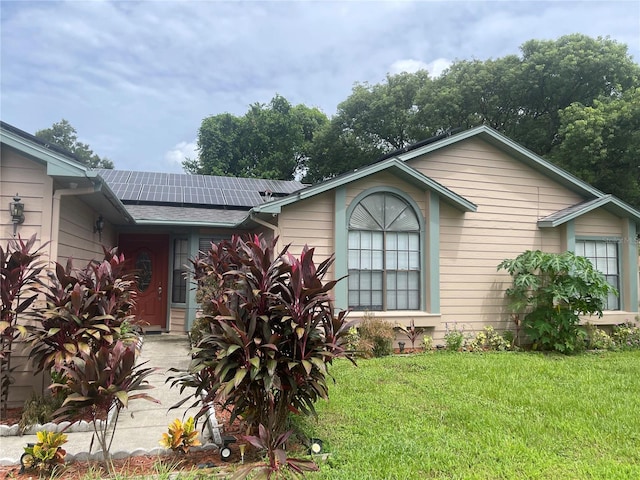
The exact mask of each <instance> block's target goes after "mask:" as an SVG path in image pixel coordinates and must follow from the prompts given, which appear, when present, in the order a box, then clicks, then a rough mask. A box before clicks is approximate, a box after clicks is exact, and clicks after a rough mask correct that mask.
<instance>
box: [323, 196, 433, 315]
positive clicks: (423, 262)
mask: <svg viewBox="0 0 640 480" xmlns="http://www.w3.org/2000/svg"><path fill="white" fill-rule="evenodd" d="M343 188H344V187H343ZM345 193H346V192H345ZM374 193H393V194H395V195H397V196H398V197H400V198H402V199H403V200H404V201H405V202H407V203H408V204H409V205H411V208H413V210H414V212H415V214H416V216H417V217H418V223H419V224H420V229H419V230H420V245H422V247H421V248H420V268H421V269H422V271H423V272H427V279H426V280H425V279H424V276H423V277H422V278H421V282H422V284H421V285H420V293H421V295H420V308H421V309H422V311H425V309H426V308H427V305H428V302H427V300H426V299H425V296H427V295H430V293H427V289H426V288H425V285H424V282H425V281H426V282H427V285H431V279H430V278H429V277H430V276H431V271H430V269H427V261H426V260H425V248H424V244H425V228H426V227H425V223H426V221H425V218H424V214H423V213H422V210H421V209H420V207H419V206H418V204H417V203H416V202H415V200H414V199H413V198H411V197H410V196H409V195H407V194H406V193H405V192H403V191H402V190H400V189H398V188H395V187H382V186H381V187H372V188H369V189H367V190H364V191H363V192H360V194H358V195H357V196H356V198H354V199H353V200H352V201H351V203H350V204H349V207H348V208H347V211H346V215H345V219H344V223H343V225H344V235H345V238H344V241H343V243H344V256H345V261H344V268H345V269H347V272H348V268H349V266H348V265H347V263H348V258H347V257H348V248H347V244H348V239H347V236H348V232H349V219H350V218H351V214H352V213H353V210H354V209H355V208H356V206H357V205H358V204H359V203H360V202H361V201H362V199H364V198H365V197H367V196H369V195H372V194H374ZM428 193H429V194H430V195H432V196H434V197H435V198H436V199H438V205H439V201H440V200H439V196H438V194H437V193H436V192H428ZM336 195H337V192H336ZM429 203H431V202H429ZM336 225H337V224H336ZM336 228H337V226H336ZM438 235H439V234H438ZM430 243H431V242H430ZM336 250H337V249H336ZM336 255H337V253H336ZM438 268H439V267H438ZM439 277H440V275H439V273H438V278H439ZM438 289H439V285H438ZM345 290H346V293H347V295H348V288H346V289H345ZM346 302H347V303H346V304H347V305H349V302H348V298H346ZM437 305H438V311H439V310H440V306H439V299H438V302H437ZM430 313H433V312H430Z"/></svg>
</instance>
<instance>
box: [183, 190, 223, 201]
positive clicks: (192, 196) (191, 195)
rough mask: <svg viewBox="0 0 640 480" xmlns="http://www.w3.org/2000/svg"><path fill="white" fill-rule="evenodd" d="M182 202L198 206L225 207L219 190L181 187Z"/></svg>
mask: <svg viewBox="0 0 640 480" xmlns="http://www.w3.org/2000/svg"><path fill="white" fill-rule="evenodd" d="M183 190H184V202H185V203H195V204H199V205H226V202H225V197H224V195H223V194H222V190H221V189H219V188H202V187H183Z"/></svg>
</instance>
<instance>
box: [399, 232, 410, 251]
mask: <svg viewBox="0 0 640 480" xmlns="http://www.w3.org/2000/svg"><path fill="white" fill-rule="evenodd" d="M398 250H409V234H408V233H398Z"/></svg>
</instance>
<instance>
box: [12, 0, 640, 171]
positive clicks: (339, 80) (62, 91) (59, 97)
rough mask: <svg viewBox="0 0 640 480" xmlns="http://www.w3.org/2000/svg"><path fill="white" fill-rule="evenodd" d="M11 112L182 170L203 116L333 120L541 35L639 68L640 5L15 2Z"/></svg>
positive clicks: (126, 163)
mask: <svg viewBox="0 0 640 480" xmlns="http://www.w3.org/2000/svg"><path fill="white" fill-rule="evenodd" d="M0 16H1V21H2V24H1V26H0V27H1V28H0V41H1V42H0V45H1V52H0V54H1V56H0V61H1V64H0V65H1V70H0V94H1V97H0V116H1V118H2V120H3V121H5V122H8V123H10V124H12V125H14V126H16V127H18V128H21V129H23V130H26V131H27V132H30V133H34V132H35V131H36V130H39V129H42V128H48V127H50V126H51V125H52V124H53V123H54V122H57V121H59V120H60V119H62V118H65V119H67V120H69V121H70V122H71V124H72V125H73V126H74V127H75V128H76V130H77V131H78V134H79V138H80V140H81V141H83V142H85V143H88V144H89V145H90V146H91V147H92V148H93V150H94V151H95V152H96V153H98V154H99V155H101V156H106V157H108V158H110V159H111V160H113V162H114V163H115V165H116V168H119V169H130V170H147V171H166V172H181V171H182V168H181V164H180V162H181V160H183V159H184V157H185V156H189V157H194V156H195V150H194V149H195V141H196V137H197V132H198V128H199V127H200V124H201V122H202V119H203V118H205V117H207V116H209V115H216V114H219V113H224V112H230V113H232V114H235V115H242V114H244V113H245V112H246V111H247V108H248V106H249V105H250V104H252V103H255V102H261V103H266V102H268V101H269V100H270V99H271V98H272V97H273V96H274V95H275V94H276V93H278V94H280V95H283V96H284V97H285V98H287V99H288V100H289V101H290V102H292V103H294V104H297V103H304V104H305V105H308V106H316V107H319V108H320V109H322V110H323V111H324V112H325V113H326V114H327V115H333V114H334V113H335V111H336V107H337V105H338V103H340V102H341V101H343V100H345V99H346V98H347V97H348V96H349V94H350V93H351V89H352V87H353V84H354V83H355V82H370V83H379V82H381V81H382V80H383V79H384V78H385V75H386V74H387V73H398V72H400V71H403V70H406V71H414V70H416V69H418V68H427V69H429V70H430V72H432V74H434V75H437V74H438V73H439V72H441V71H442V69H443V68H446V66H447V65H449V64H450V62H451V61H453V60H456V59H480V60H485V59H487V58H499V57H502V56H505V55H508V54H518V53H519V50H518V48H519V46H520V45H521V44H522V43H523V42H525V41H527V40H530V39H533V38H535V39H555V38H557V37H559V36H561V35H565V34H570V33H576V32H577V33H583V34H586V35H590V36H593V37H596V36H610V37H611V38H612V39H614V40H617V41H619V42H621V43H625V44H627V45H628V46H629V52H630V53H631V55H632V56H633V58H634V59H635V61H636V62H640V2H639V1H637V0H625V1H585V2H578V1H535V2H531V1H516V0H513V1H494V2H486V1H482V2H481V1H471V2H469V1H448V2H437V1H420V2H411V1H395V2H391V1H389V2H356V1H352V2H345V1H342V2H337V1H336V2H330V1H324V2H303V1H295V2H280V1H268V2H267V1H259V2H258V1H255V2H231V1H226V2H220V1H202V0H200V1H161V0H156V1H124V0H120V1H77V0H75V1H40V2H35V1H28V0H25V1H6V0H2V1H1V3H0Z"/></svg>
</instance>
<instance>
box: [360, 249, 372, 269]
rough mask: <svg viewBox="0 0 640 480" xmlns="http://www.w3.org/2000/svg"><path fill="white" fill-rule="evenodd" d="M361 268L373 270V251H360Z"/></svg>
mask: <svg viewBox="0 0 640 480" xmlns="http://www.w3.org/2000/svg"><path fill="white" fill-rule="evenodd" d="M360 268H361V269H362V270H371V251H369V250H363V251H361V252H360Z"/></svg>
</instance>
